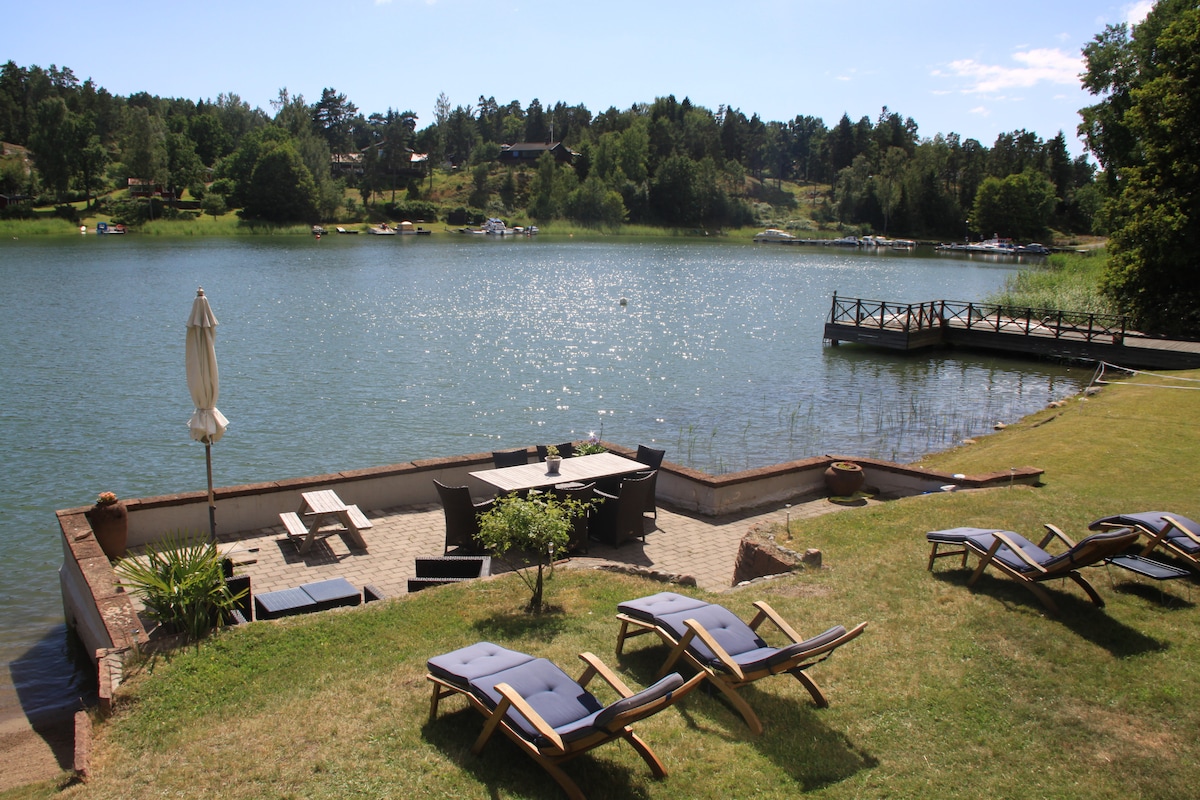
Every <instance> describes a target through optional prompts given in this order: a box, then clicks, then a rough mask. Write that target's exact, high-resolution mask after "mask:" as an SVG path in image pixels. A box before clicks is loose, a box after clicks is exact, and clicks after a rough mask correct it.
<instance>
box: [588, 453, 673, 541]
mask: <svg viewBox="0 0 1200 800" xmlns="http://www.w3.org/2000/svg"><path fill="white" fill-rule="evenodd" d="M657 476H658V471H657V470H655V471H653V472H649V473H647V474H646V475H645V476H643V477H633V478H626V479H624V480H623V481H621V489H620V492H619V493H618V494H616V495H611V494H609V493H607V492H602V491H597V492H596V498H597V499H598V500H601V501H602V502H601V503H600V508H599V509H597V510H596V514H595V516H593V517H592V524H591V532H592V535H593V536H595V538H597V539H599V540H600V541H602V542H605V543H606V544H610V545H612V546H613V547H620V546H621V545H623V544H625V542H627V541H629V540H630V539H641V540H642V541H643V542H644V541H646V519H645V517H644V516H643V513H642V509H644V508H645V507H646V503H647V502H651V503H653V501H654V495H653V491H654V479H655V478H656V477H657Z"/></svg>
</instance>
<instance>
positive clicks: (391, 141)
mask: <svg viewBox="0 0 1200 800" xmlns="http://www.w3.org/2000/svg"><path fill="white" fill-rule="evenodd" d="M419 122H420V120H419V118H418V116H417V115H416V114H415V113H413V112H412V111H396V110H393V109H391V108H389V109H387V110H386V111H382V112H379V111H375V112H370V113H363V112H362V111H360V110H359V108H358V107H357V106H356V105H355V104H354V103H353V102H352V101H351V99H350V98H348V97H346V95H344V94H342V93H339V92H337V91H336V90H335V89H333V88H327V89H325V90H324V91H323V92H322V93H321V97H320V99H318V100H316V101H315V102H312V103H309V102H307V101H306V100H305V98H304V97H302V96H300V95H292V94H290V93H289V92H288V91H287V90H286V89H281V90H280V92H279V95H278V97H277V99H276V100H275V101H273V102H272V103H271V110H270V112H269V113H268V112H267V111H264V110H263V109H260V108H251V107H250V105H249V104H248V103H246V102H244V101H242V100H241V99H240V98H239V97H238V96H237V95H236V94H220V95H218V96H217V98H216V99H215V100H212V99H202V100H190V99H183V98H163V97H156V96H151V95H149V94H146V93H137V94H132V95H130V96H128V97H122V96H117V95H113V94H111V93H109V92H108V91H107V90H105V89H104V88H103V87H101V86H98V85H97V84H96V83H94V82H93V81H92V80H90V79H88V80H83V81H80V80H79V79H78V78H77V77H76V76H75V74H74V73H73V71H72V70H71V69H70V68H67V67H63V68H58V67H56V66H53V65H51V66H50V67H49V68H48V69H43V68H41V67H38V66H30V67H21V66H18V65H17V64H15V63H13V62H12V61H9V62H8V63H7V64H5V65H4V66H3V67H2V68H0V141H2V142H3V143H4V148H5V151H4V153H2V154H0V194H4V195H7V196H9V197H21V196H24V197H26V198H29V200H28V201H27V203H25V204H24V205H23V204H21V203H15V204H10V206H9V208H8V209H6V210H5V211H4V212H0V213H4V214H7V215H10V216H12V215H20V214H21V213H22V209H25V210H26V211H28V208H29V206H30V205H35V206H46V205H53V204H58V205H60V206H62V209H61V210H62V213H63V214H64V215H70V214H71V213H72V210H71V209H70V208H69V207H66V206H65V204H66V203H68V202H80V201H85V202H87V203H88V204H89V205H90V203H91V201H92V200H93V198H97V197H102V196H103V197H104V198H105V199H104V201H103V202H104V203H106V204H108V206H109V207H106V208H104V212H105V213H107V214H109V215H111V216H112V217H113V219H114V220H115V221H122V222H125V223H127V224H137V223H138V222H141V221H143V220H144V219H146V218H147V217H149V216H155V217H156V218H157V217H161V216H167V217H170V216H172V215H185V216H190V215H195V214H197V213H211V214H213V215H214V216H215V215H217V214H221V213H226V212H227V211H229V210H233V209H238V210H239V214H240V215H241V216H242V217H243V218H246V219H252V220H264V221H271V222H318V221H329V220H357V219H364V218H371V217H380V216H382V217H391V218H393V219H398V218H402V217H410V218H414V219H416V218H419V219H427V220H433V219H443V220H444V219H446V218H447V217H448V216H449V215H451V214H452V213H453V214H455V215H456V217H457V218H466V219H474V218H480V217H483V216H500V217H513V216H517V217H521V218H525V219H529V220H534V221H539V222H542V223H546V222H549V221H551V220H555V219H564V220H570V221H572V222H573V223H576V224H580V225H584V226H592V227H604V228H607V227H613V226H617V225H621V224H624V223H635V224H641V225H655V226H668V227H686V228H693V227H696V228H705V229H710V230H711V229H721V228H730V227H743V226H748V225H755V224H758V223H759V222H760V221H762V220H769V221H772V222H773V221H776V220H782V221H783V222H781V223H780V224H782V225H785V226H788V221H789V220H790V219H791V220H792V224H791V225H790V227H794V228H800V229H803V228H805V227H809V226H812V225H818V226H830V227H837V226H856V227H858V228H859V229H861V230H863V231H868V230H873V231H876V232H882V233H884V234H888V235H904V236H910V237H927V238H942V239H961V238H963V237H964V236H965V235H968V232H971V233H974V234H976V235H982V236H991V235H993V234H999V235H1001V236H1009V237H1013V238H1016V239H1024V240H1033V239H1039V238H1043V237H1045V236H1047V235H1049V233H1050V231H1051V230H1052V229H1053V230H1055V231H1060V232H1066V233H1076V234H1088V233H1103V232H1104V227H1105V224H1104V222H1103V219H1102V216H1103V215H1102V214H1101V208H1102V207H1103V199H1104V189H1103V186H1102V185H1101V184H1098V183H1097V181H1096V170H1095V167H1094V166H1093V165H1092V164H1090V163H1089V161H1088V159H1087V157H1086V156H1079V157H1077V158H1074V159H1072V158H1071V156H1070V153H1069V152H1068V150H1067V146H1066V137H1065V135H1064V134H1063V132H1062V131H1059V132H1057V134H1056V135H1055V136H1053V137H1051V138H1050V139H1048V140H1044V139H1043V138H1041V137H1040V136H1039V135H1037V134H1036V133H1034V132H1031V131H1025V130H1017V131H1013V132H1011V133H1005V134H1001V135H1000V136H998V137H997V138H996V141H995V142H992V143H990V145H985V144H983V143H981V142H978V141H976V140H974V139H969V138H968V139H965V140H964V139H962V138H961V137H960V136H959V135H958V134H955V133H949V134H941V133H938V134H935V135H932V136H924V137H923V136H921V135H920V134H919V128H918V125H917V122H916V121H915V120H913V119H912V118H911V117H903V116H901V115H900V114H899V113H896V112H893V111H891V110H889V109H888V108H886V107H885V108H883V109H882V110H881V111H880V112H879V114H878V116H877V117H876V118H875V119H871V118H869V117H863V118H861V119H859V120H858V121H857V122H855V121H852V120H851V119H850V118H849V117H848V116H847V115H843V116H842V118H841V119H840V120H838V121H837V122H836V123H835V124H834V125H832V126H829V125H826V123H825V122H824V121H823V120H822V119H820V118H817V117H811V116H803V115H797V116H796V117H794V118H793V119H791V120H787V121H764V120H763V119H761V118H760V117H759V116H758V115H757V114H754V113H751V114H750V115H749V116H747V114H746V113H744V112H743V111H741V110H739V109H738V108H735V107H733V106H721V107H720V108H718V109H716V110H712V109H708V108H704V107H702V106H697V105H693V104H692V103H691V102H690V101H689V100H688V99H687V98H686V97H685V98H684V99H683V100H677V99H676V98H675V97H674V96H670V97H661V98H658V99H656V100H654V101H653V102H652V103H635V104H633V105H631V106H630V107H629V108H627V109H624V110H618V109H616V108H609V109H608V110H606V111H603V112H601V113H593V112H591V111H590V110H588V109H587V108H585V107H584V106H582V105H567V104H565V103H561V102H557V103H555V104H553V105H552V106H546V107H544V106H543V105H542V104H541V103H540V102H539V101H538V100H536V99H535V100H533V101H531V102H530V103H529V104H528V106H526V107H522V105H521V104H520V103H519V102H517V101H512V102H509V103H507V104H504V105H501V104H499V103H498V102H497V101H496V100H495V99H494V98H491V97H480V98H478V100H477V101H476V102H475V103H471V104H467V105H452V104H451V102H450V100H449V98H447V97H446V96H445V95H444V94H442V95H440V96H439V97H438V100H437V103H436V105H435V110H434V114H433V119H432V120H430V121H429V123H428V124H426V125H424V126H421V125H420V124H419ZM523 143H534V144H540V145H546V144H558V145H559V147H557V148H555V149H554V150H553V151H550V150H549V148H545V149H546V150H547V152H544V153H542V154H541V157H540V158H523V159H519V160H518V159H513V158H511V156H512V154H513V152H514V151H513V149H512V146H514V145H521V144H523ZM435 170H446V171H452V172H456V173H458V174H462V175H469V179H470V186H469V187H468V190H467V192H466V197H465V198H464V197H460V198H456V200H457V201H458V202H457V203H456V205H455V206H454V207H449V208H448V207H445V205H444V204H440V203H439V202H435V201H437V200H440V199H442V198H436V197H433V196H431V194H432V192H431V189H432V186H433V181H432V177H433V176H432V175H431V172H433V171H435ZM785 182H787V183H789V184H793V185H795V184H800V185H802V186H805V187H809V188H810V189H811V191H810V192H809V203H808V206H809V208H808V210H807V211H806V212H805V213H804V214H800V213H795V214H791V213H789V212H790V211H791V209H792V208H794V207H795V206H796V205H797V202H798V201H797V198H796V196H795V195H796V193H795V192H789V191H780V189H781V187H782V186H783V185H784V183H785ZM130 187H132V188H133V191H132V193H127V190H128V189H129V188H130ZM112 192H116V194H114V195H111V196H109V194H110V193H112ZM128 194H132V195H134V196H135V197H129V196H128ZM145 194H149V195H151V196H153V197H157V198H159V199H160V200H164V202H159V203H155V202H138V201H137V199H136V197H137V196H141V195H145ZM184 197H187V198H189V201H190V202H187V203H183V205H184V206H185V207H186V208H185V209H183V210H181V209H180V208H179V205H180V204H179V202H178V201H180V200H182V198H184ZM793 217H794V219H792V218H793Z"/></svg>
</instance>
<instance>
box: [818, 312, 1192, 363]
mask: <svg viewBox="0 0 1200 800" xmlns="http://www.w3.org/2000/svg"><path fill="white" fill-rule="evenodd" d="M825 340H826V341H827V342H829V343H830V344H832V345H837V344H839V343H841V342H854V343H857V344H865V345H870V346H874V347H883V348H887V349H890V350H921V349H924V348H928V347H968V348H977V349H982V350H996V351H1000V352H1005V353H1009V354H1012V355H1031V356H1038V357H1050V358H1061V359H1066V360H1077V361H1106V362H1108V363H1110V364H1117V365H1120V366H1123V367H1131V368H1134V369H1163V370H1174V369H1196V368H1200V342H1185V341H1175V340H1170V339H1162V338H1157V337H1153V336H1147V335H1146V334H1143V333H1139V332H1137V331H1134V330H1130V329H1129V327H1128V324H1127V319H1126V318H1125V317H1123V316H1113V315H1108V314H1089V313H1083V312H1074V311H1062V310H1059V309H1042V308H1022V307H1016V306H1004V305H997V304H994V303H966V302H959V301H954V300H932V301H929V302H925V303H889V302H887V301H883V300H863V299H860V298H852V297H838V296H837V295H836V294H835V295H834V296H833V306H832V308H831V309H830V312H829V319H828V321H826V323H825Z"/></svg>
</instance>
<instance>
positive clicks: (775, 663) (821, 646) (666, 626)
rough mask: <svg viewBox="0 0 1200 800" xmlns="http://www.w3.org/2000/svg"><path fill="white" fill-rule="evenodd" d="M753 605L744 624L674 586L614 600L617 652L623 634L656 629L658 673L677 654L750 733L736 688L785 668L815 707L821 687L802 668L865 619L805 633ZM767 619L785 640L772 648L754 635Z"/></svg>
mask: <svg viewBox="0 0 1200 800" xmlns="http://www.w3.org/2000/svg"><path fill="white" fill-rule="evenodd" d="M754 606H755V608H757V609H758V613H757V614H756V615H755V617H754V619H753V620H751V621H750V624H749V625H747V624H746V623H745V622H742V620H740V619H738V617H737V616H735V615H734V614H733V613H732V612H731V611H729V610H728V609H726V608H725V607H724V606H719V605H716V604H713V603H706V602H704V601H703V600H697V599H695V598H693V597H686V596H684V595H681V594H675V593H674V592H659V593H658V594H654V595H650V596H649V597H643V598H640V599H638V600H631V601H629V602H627V603H621V604H620V605H619V606H617V612H618V613H617V619H618V620H620V622H621V630H620V632H619V633H618V634H617V655H620V654H621V651H622V650H623V649H624V646H625V640H626V639H628V638H630V637H633V636H640V635H641V634H643V633H657V634H658V636H659V638H661V639H662V640H663V641H664V642H665V643H666V644H667V645H669V646H670V648H671V651H670V653H669V654H668V655H667V660H666V661H665V662H663V665H662V668H661V669H660V670H659V675H660V676H661V675H663V674H665V673H666V672H667V671H668V670H670V669H671V668H672V667H674V666H675V664H676V663H677V662H678V661H679V660H680V659H683V660H684V661H686V662H687V663H689V664H691V665H692V667H694V668H695V669H696V670H697V671H698V674H700V675H703V676H704V677H705V678H707V679H708V680H709V681H710V682H711V683H712V684H713V685H714V686H716V687H717V689H719V690H720V691H721V693H722V694H723V695H725V698H726V699H727V700H728V701H729V702H730V703H731V704H732V705H733V707H734V708H735V709H737V711H738V713H740V714H741V715H742V718H743V719H744V720H745V721H746V724H747V725H748V726H750V730H751V731H753V732H754V733H755V734H759V733H762V730H763V726H762V721H761V720H759V718H758V715H757V714H755V713H754V709H752V708H750V705H749V704H748V703H747V702H746V701H745V700H744V699H743V698H742V697H741V695H739V694H738V691H737V690H738V689H740V688H741V687H743V686H746V685H748V684H751V683H753V682H755V681H757V680H759V679H760V678H765V677H767V676H769V675H778V674H780V673H787V674H789V675H791V676H792V677H794V678H795V679H796V680H798V681H799V682H800V683H801V685H803V686H804V688H806V689H808V692H809V694H811V695H812V698H813V702H815V703H816V704H817V705H818V706H819V707H821V708H825V707H826V706H828V705H829V700H828V699H827V698H826V697H825V693H824V692H822V691H821V687H819V686H818V685H817V683H816V681H814V680H813V679H812V678H811V677H810V676H809V675H808V674H807V673H806V672H805V670H807V669H808V668H809V667H811V666H813V665H815V664H818V663H820V662H821V661H824V660H825V659H826V658H829V656H830V655H832V654H833V651H834V650H836V649H837V648H839V647H841V646H842V645H843V644H845V643H846V642H848V641H850V640H851V639H853V638H855V637H856V636H858V635H859V634H860V633H862V632H863V630H864V629H865V628H866V627H867V623H865V622H862V623H859V624H858V625H857V626H855V627H854V628H852V629H850V630H846V628H845V627H843V626H841V625H837V626H835V627H833V628H830V629H829V630H827V631H825V632H824V633H822V634H820V635H819V636H814V637H812V638H811V639H805V638H804V637H803V636H801V635H800V634H799V633H797V632H796V630H795V629H794V628H793V627H792V626H791V625H789V624H788V623H787V621H786V620H784V619H783V618H782V617H781V616H779V614H778V613H776V612H775V610H774V609H772V608H771V607H770V606H769V605H767V604H766V603H765V602H762V601H759V602H756V603H755V604H754ZM767 620H770V621H771V622H772V623H773V624H774V625H775V627H776V628H778V629H779V630H780V631H781V632H782V633H783V635H784V636H786V637H787V638H788V639H790V640H791V644H788V645H787V646H785V647H778V648H777V647H772V646H771V645H769V644H767V643H766V641H764V640H763V639H762V637H761V636H759V635H758V629H759V626H761V625H762V623H763V622H765V621H767Z"/></svg>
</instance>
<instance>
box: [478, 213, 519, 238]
mask: <svg viewBox="0 0 1200 800" xmlns="http://www.w3.org/2000/svg"><path fill="white" fill-rule="evenodd" d="M483 232H484V233H486V234H488V235H490V236H513V235H515V234H516V231H514V230H512V229H511V228H509V227H508V226H507V225H505V224H504V220H502V219H500V218H498V217H491V218H489V219H488V221H487V222H485V223H483Z"/></svg>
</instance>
